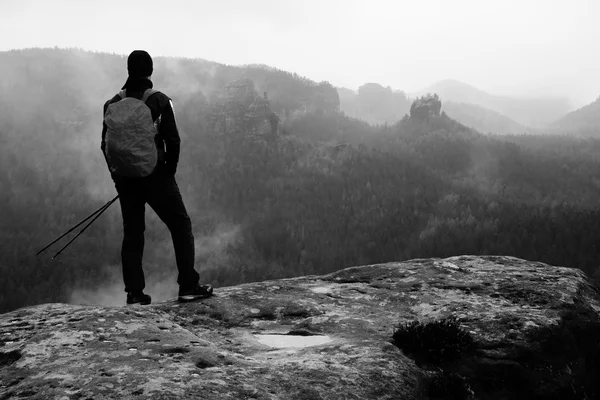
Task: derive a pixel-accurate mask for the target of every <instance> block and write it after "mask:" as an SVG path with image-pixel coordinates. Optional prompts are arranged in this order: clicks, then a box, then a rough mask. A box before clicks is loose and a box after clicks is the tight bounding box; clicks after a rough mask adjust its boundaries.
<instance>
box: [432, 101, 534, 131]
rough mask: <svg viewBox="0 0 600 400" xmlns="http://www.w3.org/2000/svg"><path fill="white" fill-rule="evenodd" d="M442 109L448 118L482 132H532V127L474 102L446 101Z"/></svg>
mask: <svg viewBox="0 0 600 400" xmlns="http://www.w3.org/2000/svg"><path fill="white" fill-rule="evenodd" d="M442 109H443V111H444V112H445V113H446V114H448V116H449V117H450V118H452V119H455V120H457V121H458V122H460V123H461V124H463V125H466V126H468V127H470V128H473V129H476V130H478V131H479V132H482V133H495V134H499V135H506V134H511V133H517V134H519V133H533V129H532V128H529V127H526V126H524V125H521V124H519V123H518V122H515V121H513V120H512V119H510V118H508V117H507V116H505V115H502V114H500V113H497V112H496V111H492V110H489V109H486V108H483V107H481V106H478V105H475V104H469V103H455V102H452V101H446V102H444V104H443V107H442Z"/></svg>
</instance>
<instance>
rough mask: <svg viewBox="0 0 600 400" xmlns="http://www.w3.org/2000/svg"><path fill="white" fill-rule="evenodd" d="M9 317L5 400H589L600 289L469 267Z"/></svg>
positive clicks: (286, 282) (527, 269)
mask: <svg viewBox="0 0 600 400" xmlns="http://www.w3.org/2000/svg"><path fill="white" fill-rule="evenodd" d="M215 293H216V295H215V296H214V297H213V298H211V299H208V300H204V301H199V302H195V303H188V304H177V303H175V302H173V301H168V302H164V303H159V304H153V305H151V306H146V307H143V306H136V307H115V308H108V307H94V306H76V305H66V304H46V305H41V306H36V307H29V308H23V309H19V310H16V311H13V312H10V313H7V314H3V315H0V371H1V373H0V398H2V399H8V398H30V399H47V398H57V399H58V398H61V399H62V398H65V399H66V398H78V399H112V398H122V399H124V398H162V399H170V398H197V399H231V398H233V399H297V400H299V399H305V400H309V399H311V400H312V399H353V398H356V399H426V398H456V399H468V398H474V399H586V398H587V399H593V398H598V395H600V391H599V383H598V381H597V377H598V376H599V374H600V368H599V364H598V360H599V359H600V347H599V346H600V316H599V313H600V293H599V291H598V288H597V287H595V286H593V285H591V284H590V282H589V281H588V279H587V278H586V276H585V275H584V274H583V273H582V272H581V271H579V270H577V269H569V268H562V267H554V266H549V265H546V264H542V263H537V262H528V261H524V260H520V259H516V258H512V257H491V256H489V257H475V256H462V257H452V258H447V259H419V260H412V261H407V262H402V263H388V264H379V265H370V266H362V267H353V268H348V269H344V270H341V271H338V272H335V273H332V274H329V275H324V276H307V277H302V278H294V279H283V280H276V281H267V282H257V283H251V284H244V285H239V286H233V287H225V288H217V289H216V290H215Z"/></svg>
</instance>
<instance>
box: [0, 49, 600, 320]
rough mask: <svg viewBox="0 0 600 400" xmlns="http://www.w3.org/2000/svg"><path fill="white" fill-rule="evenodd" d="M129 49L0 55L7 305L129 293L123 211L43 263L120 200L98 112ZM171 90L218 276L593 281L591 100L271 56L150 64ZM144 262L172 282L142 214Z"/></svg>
mask: <svg viewBox="0 0 600 400" xmlns="http://www.w3.org/2000/svg"><path fill="white" fill-rule="evenodd" d="M124 65H125V57H124V56H121V55H115V54H108V53H94V52H87V51H82V50H76V49H57V48H55V49H27V50H13V51H5V52H0V77H1V78H0V83H1V88H0V275H1V279H0V312H5V311H9V310H13V309H15V308H18V307H22V306H26V305H32V304H39V303H48V302H75V303H95V304H121V303H123V298H124V293H123V288H122V282H121V266H120V246H121V240H122V229H123V228H122V223H121V213H120V209H119V206H118V203H117V205H115V206H113V207H111V208H109V209H108V210H107V211H106V212H105V213H104V215H102V217H101V218H99V219H98V220H97V221H96V222H95V223H94V224H93V225H92V226H91V227H90V228H89V229H88V230H87V231H86V232H85V233H84V234H83V235H82V236H81V237H79V238H78V239H77V240H76V241H75V242H74V243H73V244H72V245H71V246H70V247H69V248H68V249H67V250H65V252H64V253H63V254H61V255H60V257H58V258H56V259H55V260H51V259H50V257H48V256H47V254H45V255H42V256H38V257H36V256H35V253H36V251H37V250H39V249H40V248H41V247H43V246H44V245H45V244H46V243H48V242H50V241H51V240H53V239H54V238H56V237H58V236H60V235H61V234H62V233H64V232H65V231H67V230H68V229H69V228H71V227H72V226H73V225H75V224H76V223H78V222H79V221H81V220H82V219H83V218H85V217H86V216H87V215H89V214H90V213H91V212H93V211H94V210H96V209H98V208H99V207H101V206H102V205H103V204H105V203H106V202H107V201H109V200H110V199H112V198H113V197H114V196H115V194H116V192H115V188H114V185H113V182H112V180H111V178H110V175H109V173H108V171H107V168H106V164H105V161H104V159H103V156H102V154H101V151H100V134H101V129H102V105H103V104H104V102H105V101H106V100H107V99H109V98H111V97H112V96H114V95H115V94H116V93H117V92H118V91H119V90H120V88H121V85H122V84H123V82H124V81H125V78H126V74H125V72H124ZM154 71H155V73H154V75H153V77H152V78H153V82H154V88H156V89H158V90H160V91H164V92H165V93H166V94H168V95H169V96H170V97H172V99H173V104H174V110H175V115H176V119H177V123H178V126H179V131H180V134H181V139H182V147H181V158H180V162H179V168H178V170H177V180H178V183H179V187H180V190H181V193H182V196H183V198H184V200H185V203H186V206H187V209H188V212H189V214H190V217H191V220H192V227H193V232H194V237H195V248H196V269H197V270H198V272H199V273H200V275H201V277H202V278H201V279H202V280H203V281H205V282H209V283H212V284H213V285H214V286H215V287H219V286H228V285H234V284H238V283H243V282H252V281H261V280H268V279H276V278H282V277H293V276H302V275H311V274H325V273H329V272H333V271H336V270H339V269H341V268H345V267H350V266H355V265H367V264H375V263H383V262H389V261H402V260H409V259H414V258H429V257H448V256H452V255H464V254H471V255H509V256H515V257H519V258H523V259H527V260H535V261H542V262H545V263H549V264H554V265H560V266H567V267H572V268H580V269H582V270H583V271H585V272H586V273H587V274H588V275H590V276H592V277H594V279H595V280H596V281H597V282H600V266H599V264H600V263H599V261H598V260H599V259H600V247H599V244H598V242H597V233H598V232H600V210H599V209H598V199H599V198H600V99H599V100H597V101H596V102H594V103H591V104H589V105H587V106H585V107H583V108H580V109H578V110H575V111H573V110H571V109H570V106H569V105H568V104H566V103H565V102H564V101H563V100H560V99H542V98H541V99H533V98H532V99H523V98H511V97H508V96H495V95H492V94H488V93H486V92H483V91H480V90H478V89H476V88H473V87H471V86H468V85H466V84H463V83H460V82H457V81H443V82H439V83H437V84H434V85H433V86H431V87H430V88H427V89H425V90H424V91H423V92H421V93H414V94H408V93H405V92H402V91H400V90H395V89H392V88H390V87H387V86H385V83H382V84H379V83H366V84H365V85H363V86H361V87H360V88H359V89H358V90H357V91H354V90H350V89H346V88H336V87H334V86H333V85H331V84H329V83H328V82H320V83H317V82H314V81H311V80H309V79H306V78H304V77H301V76H299V75H297V74H295V73H292V72H285V71H281V70H278V69H274V68H271V67H267V66H264V65H246V66H228V65H223V64H219V63H216V62H209V61H205V60H200V59H184V58H165V57H156V58H155V64H154ZM146 210H147V212H146V231H145V234H146V247H145V254H144V269H145V271H146V274H147V278H146V280H147V284H148V291H149V292H151V293H153V296H154V297H155V298H156V299H157V300H160V299H166V298H169V297H173V296H174V295H175V292H176V290H177V284H176V282H174V273H175V271H176V267H175V259H174V255H173V245H172V242H171V238H170V236H169V232H168V230H167V229H166V227H165V226H164V224H162V223H161V222H160V220H159V219H158V218H157V217H156V215H155V214H154V213H153V212H152V211H151V210H150V208H149V207H147V208H146Z"/></svg>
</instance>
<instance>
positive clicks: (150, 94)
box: [142, 89, 158, 103]
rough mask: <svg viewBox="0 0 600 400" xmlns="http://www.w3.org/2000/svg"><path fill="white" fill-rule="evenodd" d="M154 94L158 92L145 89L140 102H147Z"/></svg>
mask: <svg viewBox="0 0 600 400" xmlns="http://www.w3.org/2000/svg"><path fill="white" fill-rule="evenodd" d="M154 93H158V90H154V89H147V90H146V91H145V92H144V95H143V96H142V101H143V102H144V103H145V102H146V101H148V98H149V97H150V96H152V95H153V94H154Z"/></svg>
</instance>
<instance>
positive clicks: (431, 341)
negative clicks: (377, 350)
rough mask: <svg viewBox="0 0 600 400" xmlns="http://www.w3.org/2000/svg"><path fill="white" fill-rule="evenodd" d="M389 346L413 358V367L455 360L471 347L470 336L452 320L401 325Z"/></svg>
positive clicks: (471, 340) (472, 344)
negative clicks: (414, 362)
mask: <svg viewBox="0 0 600 400" xmlns="http://www.w3.org/2000/svg"><path fill="white" fill-rule="evenodd" d="M392 343H393V344H394V345H396V346H397V347H398V348H400V349H402V350H403V351H405V352H406V353H407V354H408V355H410V356H411V357H413V358H414V360H415V361H416V362H417V364H421V363H426V364H433V365H439V364H442V363H447V362H452V361H455V360H456V359H458V358H460V357H461V356H462V355H464V354H466V353H469V352H470V351H472V350H473V348H474V342H473V338H472V337H471V334H470V333H469V332H467V331H466V330H464V329H463V328H461V326H460V324H459V323H458V321H457V320H456V318H453V317H450V318H445V319H441V320H437V321H433V322H426V323H422V322H419V321H412V322H409V323H406V324H401V325H399V326H398V328H397V329H396V330H395V331H394V335H393V336H392Z"/></svg>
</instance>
